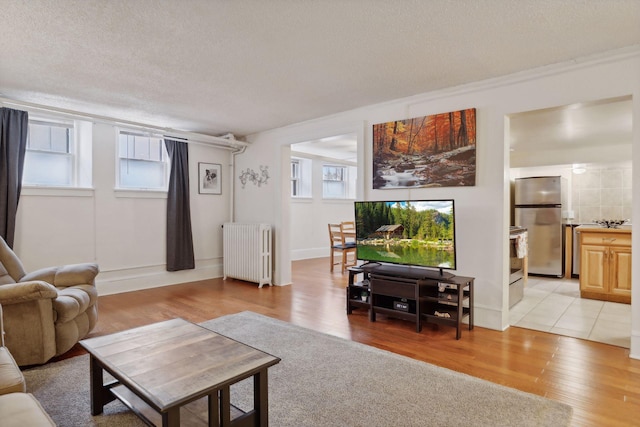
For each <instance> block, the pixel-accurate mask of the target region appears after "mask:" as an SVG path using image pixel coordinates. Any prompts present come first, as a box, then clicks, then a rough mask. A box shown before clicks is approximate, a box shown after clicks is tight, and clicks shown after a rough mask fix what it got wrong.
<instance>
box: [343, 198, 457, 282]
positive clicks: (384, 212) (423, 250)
mask: <svg viewBox="0 0 640 427" xmlns="http://www.w3.org/2000/svg"><path fill="white" fill-rule="evenodd" d="M454 217H455V215H454V201H453V200H416V201H413V200H406V201H375V202H355V220H356V245H357V249H356V252H357V257H358V259H359V260H362V261H369V262H379V263H393V264H404V265H411V266H419V267H431V268H438V269H449V270H455V269H456V241H455V235H456V233H455V220H454Z"/></svg>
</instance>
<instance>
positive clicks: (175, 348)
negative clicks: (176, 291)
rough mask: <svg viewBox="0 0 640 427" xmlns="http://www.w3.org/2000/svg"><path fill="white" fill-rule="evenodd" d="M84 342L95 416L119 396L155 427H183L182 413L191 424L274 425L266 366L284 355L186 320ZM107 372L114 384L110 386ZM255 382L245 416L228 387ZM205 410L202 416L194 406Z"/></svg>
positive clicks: (174, 320) (149, 326) (163, 323)
mask: <svg viewBox="0 0 640 427" xmlns="http://www.w3.org/2000/svg"><path fill="white" fill-rule="evenodd" d="M80 345H82V347H84V348H85V349H86V350H87V351H88V352H89V355H90V375H91V377H90V380H91V414H92V415H98V414H101V413H102V411H103V407H104V405H106V404H107V403H109V402H111V401H113V400H115V399H116V398H118V399H119V400H121V401H122V402H123V403H124V404H125V405H127V406H128V407H129V408H131V409H132V410H133V411H134V412H135V413H136V414H137V415H138V416H139V417H140V418H142V419H143V420H144V421H145V422H146V423H148V424H152V425H162V426H165V427H166V426H171V427H173V426H179V425H180V421H181V415H182V418H183V421H188V425H197V424H203V425H209V426H249V425H250V426H258V425H259V426H267V425H268V424H269V419H268V397H267V369H268V368H269V367H270V366H273V365H275V364H277V363H279V362H280V359H279V358H278V357H275V356H272V355H270V354H268V353H265V352H263V351H260V350H257V349H255V348H253V347H250V346H248V345H245V344H242V343H240V342H238V341H235V340H232V339H230V338H227V337H225V336H223V335H220V334H217V333H215V332H213V331H211V330H209V329H206V328H204V327H202V326H199V325H196V324H194V323H191V322H188V321H186V320H184V319H173V320H167V321H164V322H159V323H154V324H151V325H147V326H142V327H139V328H134V329H130V330H126V331H123V332H118V333H115V334H111V335H106V336H101V337H95V338H89V339H85V340H82V341H80ZM104 371H106V372H108V373H109V374H110V375H111V376H112V377H113V378H114V379H115V380H114V381H111V382H109V383H106V384H105V381H104V377H103V372H104ZM250 377H253V410H251V411H248V412H246V413H244V412H242V411H240V410H239V409H238V408H235V407H234V406H233V405H231V402H230V395H229V391H230V390H229V388H230V386H231V385H232V384H235V383H237V382H239V381H242V380H244V379H247V378H250ZM196 401H198V402H199V403H198V402H196ZM192 402H196V403H192ZM187 405H188V406H187ZM198 405H199V406H200V408H201V410H200V412H198V410H190V409H189V408H191V407H197V406H198ZM181 409H182V410H181ZM203 418H204V419H203ZM207 419H208V421H207Z"/></svg>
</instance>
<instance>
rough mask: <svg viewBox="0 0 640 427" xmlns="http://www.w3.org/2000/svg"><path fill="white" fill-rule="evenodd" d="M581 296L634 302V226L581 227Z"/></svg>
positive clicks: (579, 228)
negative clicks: (632, 276)
mask: <svg viewBox="0 0 640 427" xmlns="http://www.w3.org/2000/svg"><path fill="white" fill-rule="evenodd" d="M578 231H579V233H580V296H581V297H582V298H591V299H599V300H604V301H615V302H622V303H627V304H630V303H631V228H602V227H594V226H580V227H578Z"/></svg>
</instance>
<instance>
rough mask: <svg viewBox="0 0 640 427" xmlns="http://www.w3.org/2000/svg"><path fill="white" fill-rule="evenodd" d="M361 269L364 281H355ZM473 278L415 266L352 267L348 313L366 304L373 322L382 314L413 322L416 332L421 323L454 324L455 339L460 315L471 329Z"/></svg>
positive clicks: (371, 265) (458, 334) (460, 329)
mask: <svg viewBox="0 0 640 427" xmlns="http://www.w3.org/2000/svg"><path fill="white" fill-rule="evenodd" d="M360 273H363V274H364V279H363V281H362V282H356V281H354V277H355V276H356V275H357V274H360ZM474 280H475V279H474V278H473V277H463V276H456V275H453V274H451V273H448V272H447V273H444V274H442V272H441V271H438V270H426V269H422V268H418V267H408V266H399V265H386V264H367V265H362V266H359V267H352V268H350V269H349V285H348V286H347V313H348V314H351V312H352V310H353V308H359V307H365V308H368V310H369V319H370V320H371V321H372V322H375V321H376V315H377V314H383V315H386V316H390V317H395V318H399V319H404V320H408V321H411V322H415V325H416V332H420V331H421V330H422V325H423V323H436V324H444V325H450V326H455V327H456V339H460V337H461V335H462V321H463V319H465V318H466V319H468V323H469V330H472V329H473V282H474ZM362 295H366V298H362Z"/></svg>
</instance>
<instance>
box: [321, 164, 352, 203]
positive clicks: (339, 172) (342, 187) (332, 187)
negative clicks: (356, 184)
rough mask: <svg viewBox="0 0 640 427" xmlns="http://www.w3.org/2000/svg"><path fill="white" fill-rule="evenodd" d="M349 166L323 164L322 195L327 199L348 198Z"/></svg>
mask: <svg viewBox="0 0 640 427" xmlns="http://www.w3.org/2000/svg"><path fill="white" fill-rule="evenodd" d="M347 178H348V177H347V167H346V166H333V165H323V166H322V196H323V197H324V198H325V199H346V198H347V181H348V179H347Z"/></svg>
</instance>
